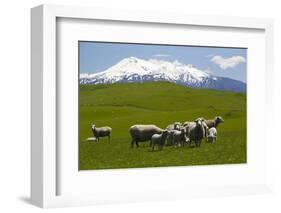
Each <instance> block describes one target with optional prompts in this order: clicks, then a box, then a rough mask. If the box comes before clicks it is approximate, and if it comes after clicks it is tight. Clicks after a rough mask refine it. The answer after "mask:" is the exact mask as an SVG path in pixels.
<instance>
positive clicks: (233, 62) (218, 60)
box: [211, 55, 246, 70]
mask: <svg viewBox="0 0 281 213" xmlns="http://www.w3.org/2000/svg"><path fill="white" fill-rule="evenodd" d="M211 61H212V62H213V63H215V64H217V65H219V66H220V68H221V69H223V70H226V69H228V68H234V67H236V66H237V65H238V64H241V63H245V62H246V59H245V58H244V57H243V56H232V57H230V58H224V57H222V56H219V55H216V56H213V57H212V58H211Z"/></svg>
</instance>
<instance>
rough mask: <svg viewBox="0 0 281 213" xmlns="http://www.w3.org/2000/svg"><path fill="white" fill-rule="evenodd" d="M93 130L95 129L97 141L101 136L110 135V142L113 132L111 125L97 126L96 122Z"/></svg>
mask: <svg viewBox="0 0 281 213" xmlns="http://www.w3.org/2000/svg"><path fill="white" fill-rule="evenodd" d="M92 131H93V134H94V136H95V138H96V140H97V142H98V141H99V138H101V137H108V141H109V142H110V136H111V132H112V129H111V127H109V126H104V127H96V125H95V124H92Z"/></svg>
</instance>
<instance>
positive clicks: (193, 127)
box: [185, 118, 205, 146]
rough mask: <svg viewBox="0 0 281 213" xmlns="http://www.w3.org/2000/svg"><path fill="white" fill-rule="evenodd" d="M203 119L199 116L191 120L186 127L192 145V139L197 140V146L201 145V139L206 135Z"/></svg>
mask: <svg viewBox="0 0 281 213" xmlns="http://www.w3.org/2000/svg"><path fill="white" fill-rule="evenodd" d="M202 122H203V121H202V119H201V118H198V119H196V120H195V121H194V122H190V123H189V124H188V125H187V126H186V127H185V128H186V135H187V137H188V138H189V144H190V145H191V143H192V141H194V142H195V145H196V146H200V144H201V140H202V139H203V138H204V135H205V128H204V126H203V124H202Z"/></svg>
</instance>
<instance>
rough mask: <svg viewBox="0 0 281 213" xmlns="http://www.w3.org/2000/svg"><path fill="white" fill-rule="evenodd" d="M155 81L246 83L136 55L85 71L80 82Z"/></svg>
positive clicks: (227, 86) (235, 87)
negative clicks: (98, 70)
mask: <svg viewBox="0 0 281 213" xmlns="http://www.w3.org/2000/svg"><path fill="white" fill-rule="evenodd" d="M152 81H168V82H173V83H176V84H179V85H183V86H187V87H192V88H206V89H216V90H230V91H235V92H245V91H246V84H245V83H244V82H241V81H238V80H234V79H230V78H226V77H218V76H214V75H211V74H209V73H207V72H205V71H202V70H199V69H197V68H195V67H193V66H192V65H191V64H183V63H181V62H179V61H177V60H175V61H173V62H170V61H165V60H158V59H149V60H144V59H139V58H136V57H129V58H125V59H123V60H121V61H119V62H118V63H117V64H115V65H113V66H111V67H110V68H108V69H106V70H104V71H102V72H98V73H93V74H86V73H82V74H80V79H79V82H80V84H95V85H96V84H112V83H131V82H136V83H137V82H138V83H139V82H152Z"/></svg>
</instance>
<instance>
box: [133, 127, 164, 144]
mask: <svg viewBox="0 0 281 213" xmlns="http://www.w3.org/2000/svg"><path fill="white" fill-rule="evenodd" d="M162 132H163V129H161V128H159V127H157V126H155V125H152V124H149V125H143V124H136V125H133V126H131V127H130V128H129V133H130V135H131V138H132V140H131V148H134V144H136V146H137V147H139V143H138V142H144V141H148V140H151V137H152V135H154V134H161V133H162Z"/></svg>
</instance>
